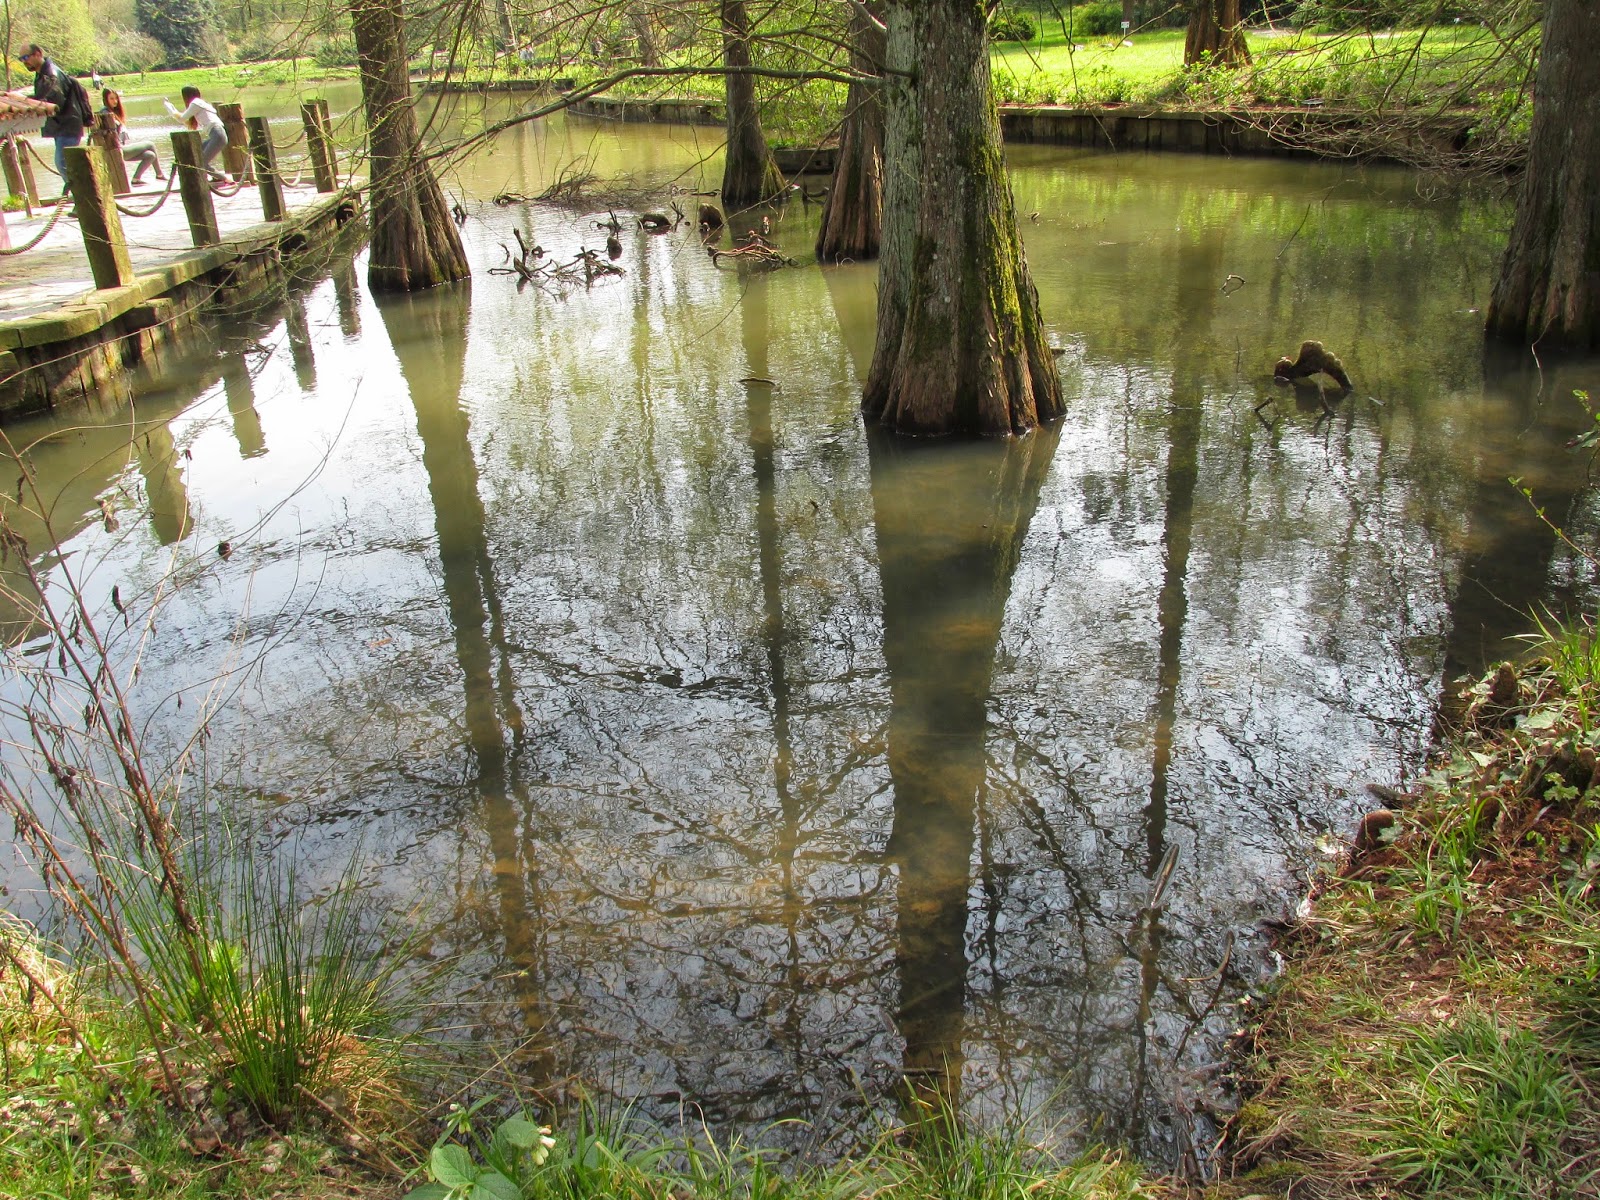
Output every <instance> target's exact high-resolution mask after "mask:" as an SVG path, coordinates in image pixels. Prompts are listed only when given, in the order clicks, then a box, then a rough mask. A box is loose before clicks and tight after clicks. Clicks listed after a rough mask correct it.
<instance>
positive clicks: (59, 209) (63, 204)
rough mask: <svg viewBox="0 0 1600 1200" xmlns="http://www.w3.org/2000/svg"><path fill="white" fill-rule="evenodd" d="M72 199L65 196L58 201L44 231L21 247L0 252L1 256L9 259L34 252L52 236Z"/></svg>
mask: <svg viewBox="0 0 1600 1200" xmlns="http://www.w3.org/2000/svg"><path fill="white" fill-rule="evenodd" d="M71 199H72V197H71V196H68V195H63V196H62V197H61V199H59V200H57V201H56V210H55V212H53V213H51V214H50V219H49V220H48V221H46V222H45V224H44V228H43V229H41V230H39V232H38V233H37V234H35V235H34V236H33V237H31V238H29V239H28V240H27V241H26V242H24V243H23V244H22V245H20V246H12V247H10V248H9V249H6V250H0V255H5V256H7V257H9V256H11V255H13V254H25V253H26V252H27V251H29V250H32V249H33V248H34V247H35V246H37V245H38V244H39V243H40V242H42V241H44V239H45V238H47V237H49V236H50V231H51V230H52V229H54V228H55V227H56V222H57V221H59V220H60V219H61V214H62V213H64V212H66V211H67V203H68V202H69V201H70V200H71Z"/></svg>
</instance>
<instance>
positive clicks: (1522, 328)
mask: <svg viewBox="0 0 1600 1200" xmlns="http://www.w3.org/2000/svg"><path fill="white" fill-rule="evenodd" d="M1597 39H1600V5H1597V4H1596V3H1595V2H1594V0H1546V3H1545V9H1544V39H1543V44H1542V46H1541V48H1540V51H1539V73H1538V76H1537V77H1536V79H1535V81H1534V87H1533V131H1532V134H1531V136H1530V137H1529V142H1528V166H1527V172H1526V174H1525V176H1524V178H1523V181H1522V191H1521V194H1520V195H1519V197H1518V200H1517V215H1516V219H1515V220H1514V221H1513V223H1512V226H1511V237H1510V239H1509V240H1508V241H1507V243H1506V252H1505V257H1504V258H1503V259H1502V260H1501V262H1500V277H1499V279H1498V281H1496V283H1495V286H1494V292H1493V294H1492V295H1491V297H1490V300H1489V314H1488V319H1487V329H1488V333H1489V336H1490V337H1492V338H1496V339H1498V340H1501V341H1510V342H1521V343H1522V344H1524V345H1532V344H1535V343H1537V344H1538V345H1539V346H1541V347H1544V348H1548V349H1569V350H1580V351H1581V350H1595V349H1600V88H1597V87H1596V86H1595V82H1594V76H1593V74H1592V71H1593V67H1592V66H1591V65H1590V64H1591V60H1590V58H1589V56H1590V55H1591V54H1593V53H1594V48H1595V45H1596V40H1597Z"/></svg>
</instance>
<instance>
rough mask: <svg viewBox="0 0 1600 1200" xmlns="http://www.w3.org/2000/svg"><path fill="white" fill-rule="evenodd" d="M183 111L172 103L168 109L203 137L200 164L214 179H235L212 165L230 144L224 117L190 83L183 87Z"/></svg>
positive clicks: (225, 180) (230, 180)
mask: <svg viewBox="0 0 1600 1200" xmlns="http://www.w3.org/2000/svg"><path fill="white" fill-rule="evenodd" d="M183 103H184V105H185V107H184V110H183V111H182V112H178V110H177V109H175V108H173V107H172V105H171V104H168V105H167V111H169V112H171V113H173V114H174V115H175V116H176V117H177V118H178V120H180V121H182V122H183V123H184V124H185V125H187V126H188V127H189V128H190V129H193V130H195V131H196V132H197V133H199V134H200V136H201V138H202V139H203V140H202V142H201V143H200V165H201V166H203V167H205V169H206V173H207V174H209V175H210V176H211V178H213V179H220V180H222V181H223V182H224V183H232V182H233V180H232V179H231V178H230V177H229V176H228V174H227V173H226V172H224V171H219V170H217V169H216V168H215V167H213V166H212V165H211V162H212V160H213V159H215V158H216V157H217V155H219V154H221V153H222V152H223V150H225V149H226V148H227V145H228V127H227V126H226V125H224V124H223V123H222V118H221V117H219V116H218V115H217V110H216V109H215V108H213V107H212V106H211V103H210V102H209V101H207V100H202V99H201V98H200V89H199V88H197V87H194V86H193V85H190V86H189V87H186V88H184V89H183Z"/></svg>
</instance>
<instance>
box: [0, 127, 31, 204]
mask: <svg viewBox="0 0 1600 1200" xmlns="http://www.w3.org/2000/svg"><path fill="white" fill-rule="evenodd" d="M0 162H3V163H4V165H5V172H6V189H7V190H8V191H9V192H10V193H11V194H12V195H13V196H21V197H22V202H23V203H24V204H25V205H27V207H28V215H29V216H30V217H31V216H33V210H34V209H36V208H38V207H39V187H38V185H37V184H36V183H34V181H33V164H32V163H30V162H29V161H28V156H27V154H25V153H24V152H23V150H22V147H21V146H19V145H18V144H17V139H16V135H15V134H7V135H6V136H5V138H4V139H0Z"/></svg>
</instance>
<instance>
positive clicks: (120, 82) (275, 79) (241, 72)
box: [104, 58, 356, 103]
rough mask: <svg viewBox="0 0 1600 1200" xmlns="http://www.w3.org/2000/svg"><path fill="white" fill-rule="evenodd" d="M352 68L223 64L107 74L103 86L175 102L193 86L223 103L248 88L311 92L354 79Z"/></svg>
mask: <svg viewBox="0 0 1600 1200" xmlns="http://www.w3.org/2000/svg"><path fill="white" fill-rule="evenodd" d="M355 77H356V69H355V68H354V67H325V66H320V65H318V63H317V62H316V60H315V59H311V58H285V59H280V60H278V61H276V62H260V63H225V64H223V65H222V66H217V67H192V68H188V69H186V70H182V71H141V72H139V73H137V74H132V75H107V76H105V77H104V79H105V86H106V87H108V88H115V89H116V90H117V91H119V92H121V93H122V94H123V95H124V96H167V97H170V98H171V99H172V101H173V102H174V103H176V102H177V98H178V93H179V91H181V90H182V89H183V88H184V87H187V86H190V85H193V86H195V87H197V88H199V89H200V90H201V92H202V93H204V94H205V96H206V98H207V99H210V100H219V99H220V100H226V99H228V97H229V96H231V95H235V94H237V93H238V92H239V91H241V90H243V89H244V88H247V87H266V86H270V87H285V86H288V87H293V88H296V89H299V90H301V91H304V92H308V93H309V92H313V91H315V89H316V85H318V84H321V83H326V82H329V81H330V80H339V79H354V78H355Z"/></svg>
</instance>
